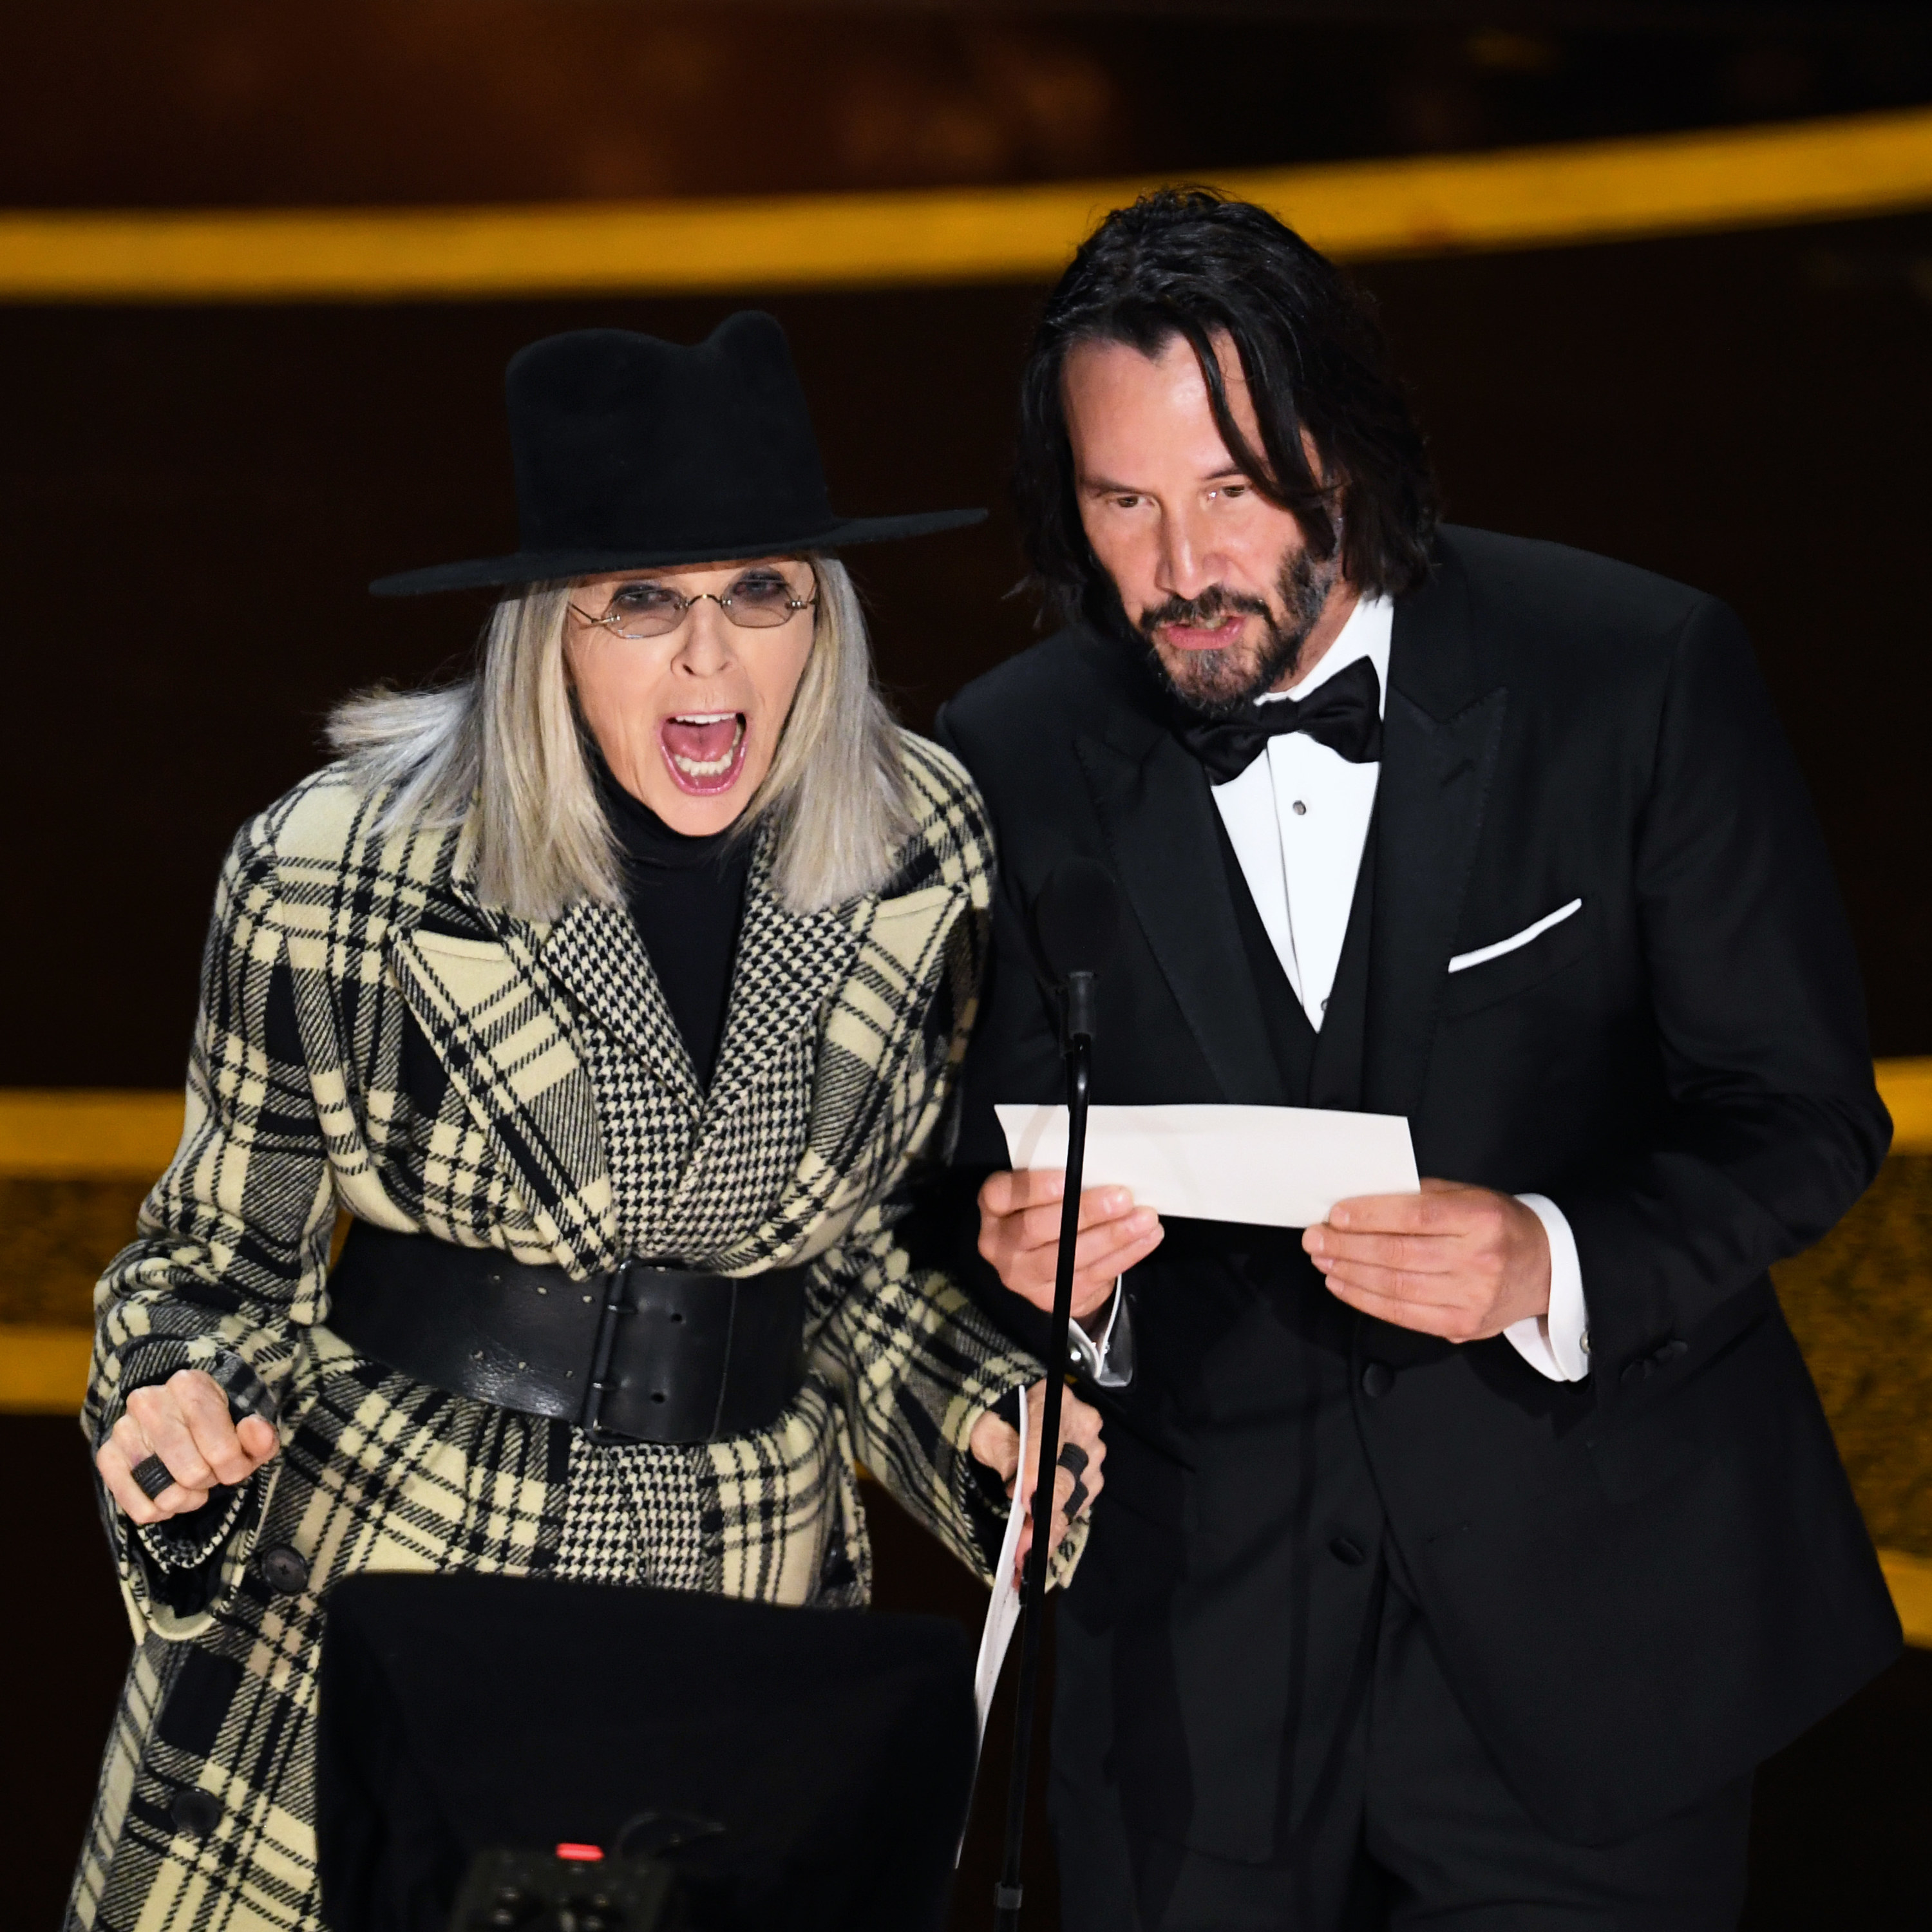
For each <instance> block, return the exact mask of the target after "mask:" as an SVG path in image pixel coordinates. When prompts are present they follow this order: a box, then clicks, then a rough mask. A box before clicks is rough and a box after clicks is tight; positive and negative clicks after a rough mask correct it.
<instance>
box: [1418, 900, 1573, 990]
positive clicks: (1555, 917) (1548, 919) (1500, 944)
mask: <svg viewBox="0 0 1932 1932" xmlns="http://www.w3.org/2000/svg"><path fill="white" fill-rule="evenodd" d="M1582 910H1583V901H1582V900H1581V899H1572V900H1571V901H1570V903H1569V904H1568V905H1567V906H1559V907H1557V908H1556V910H1555V911H1554V912H1547V913H1544V915H1543V916H1542V917H1541V919H1538V921H1537V922H1536V923H1535V925H1534V926H1525V927H1524V928H1523V930H1522V931H1521V932H1513V933H1511V935H1510V936H1509V937H1508V938H1507V939H1499V940H1498V941H1496V944H1495V945H1493V946H1479V947H1477V948H1476V950H1475V952H1473V953H1457V956H1455V958H1454V959H1452V960H1451V961H1450V962H1449V970H1450V971H1451V972H1452V973H1466V972H1467V971H1469V968H1471V967H1472V966H1481V965H1484V964H1486V963H1487V962H1488V961H1490V960H1492V959H1501V958H1502V956H1503V955H1504V954H1505V953H1514V951H1515V950H1517V947H1519V946H1527V945H1528V944H1529V942H1530V941H1532V939H1538V938H1541V937H1542V935H1544V933H1546V932H1548V931H1549V930H1550V928H1551V927H1552V926H1561V925H1562V923H1563V922H1564V921H1565V919H1568V917H1569V916H1571V913H1578V912H1581V911H1582Z"/></svg>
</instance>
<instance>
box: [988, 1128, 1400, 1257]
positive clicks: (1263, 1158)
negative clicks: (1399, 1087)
mask: <svg viewBox="0 0 1932 1932" xmlns="http://www.w3.org/2000/svg"><path fill="white" fill-rule="evenodd" d="M993 1111H994V1112H995V1113H996V1114H997V1115H998V1116H999V1120H1000V1125H1001V1128H1002V1129H1003V1130H1004V1132H1005V1134H1006V1136H1007V1154H1008V1157H1010V1160H1012V1162H1013V1165H1014V1166H1015V1167H1016V1168H1020V1167H1064V1166H1066V1165H1067V1109H1065V1108H1064V1107H1034V1106H998V1107H995V1109H994V1110H993ZM1085 1185H1086V1186H1087V1187H1124V1188H1127V1189H1128V1190H1130V1192H1131V1193H1132V1194H1133V1197H1134V1202H1135V1205H1136V1206H1137V1207H1142V1208H1154V1209H1157V1211H1159V1212H1160V1213H1161V1214H1173V1215H1178V1216H1182V1217H1187V1218H1190V1219H1193V1220H1201V1221H1239V1222H1245V1223H1249V1224H1250V1225H1251V1226H1256V1227H1263V1228H1307V1227H1312V1226H1314V1225H1315V1224H1316V1223H1317V1222H1321V1221H1325V1220H1327V1219H1328V1211H1329V1209H1330V1208H1333V1207H1334V1205H1335V1203H1336V1202H1338V1201H1347V1200H1349V1199H1352V1198H1353V1197H1354V1196H1357V1195H1360V1194H1419V1193H1421V1191H1422V1190H1421V1182H1420V1181H1418V1178H1417V1176H1416V1171H1415V1147H1414V1145H1413V1144H1412V1142H1411V1141H1410V1139H1409V1122H1408V1121H1406V1119H1404V1118H1403V1116H1402V1115H1400V1114H1344V1113H1338V1112H1331V1111H1330V1110H1329V1109H1327V1108H1323V1107H1224V1106H1186V1107H1095V1108H1094V1109H1091V1110H1090V1112H1088V1117H1087V1169H1086V1176H1085Z"/></svg>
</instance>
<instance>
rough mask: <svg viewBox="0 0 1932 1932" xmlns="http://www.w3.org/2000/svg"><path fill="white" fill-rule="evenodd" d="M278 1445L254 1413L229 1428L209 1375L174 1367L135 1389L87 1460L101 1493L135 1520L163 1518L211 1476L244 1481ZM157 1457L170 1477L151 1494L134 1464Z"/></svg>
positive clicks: (182, 1509) (198, 1494) (198, 1496)
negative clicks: (98, 1476) (162, 1379)
mask: <svg viewBox="0 0 1932 1932" xmlns="http://www.w3.org/2000/svg"><path fill="white" fill-rule="evenodd" d="M278 1446H279V1445H278V1442H277V1439H276V1436H275V1429H274V1427H273V1426H272V1424H269V1423H267V1422H265V1421H263V1419H262V1418H261V1417H260V1416H259V1415H248V1416H244V1417H243V1418H242V1426H241V1427H240V1428H239V1429H238V1428H236V1426H235V1424H234V1422H233V1420H232V1418H230V1417H229V1413H228V1398H227V1397H226V1396H225V1395H223V1394H222V1392H221V1388H220V1385H219V1384H218V1383H217V1382H216V1381H215V1379H214V1377H213V1376H210V1375H206V1374H204V1373H202V1370H199V1369H179V1370H176V1371H175V1373H174V1374H172V1376H169V1378H168V1379H167V1380H166V1382H162V1383H160V1384H159V1385H157V1386H156V1387H154V1388H138V1389H136V1390H135V1391H134V1392H133V1394H132V1395H130V1396H129V1397H128V1398H127V1412H126V1413H125V1414H124V1415H122V1417H121V1420H120V1421H118V1422H117V1423H116V1424H115V1425H114V1427H113V1431H112V1432H111V1433H110V1435H109V1436H108V1438H107V1441H106V1442H104V1443H103V1444H102V1445H101V1453H100V1454H98V1456H96V1457H95V1459H94V1466H95V1468H96V1469H98V1470H99V1471H100V1472H101V1481H102V1482H103V1483H104V1484H106V1485H107V1493H108V1494H109V1495H110V1496H112V1497H113V1499H114V1500H115V1502H117V1503H118V1505H120V1506H121V1511H123V1513H124V1514H125V1515H126V1516H127V1517H128V1519H129V1520H130V1521H131V1522H134V1523H164V1522H166V1520H167V1519H168V1518H169V1517H173V1516H185V1515H186V1514H187V1513H188V1512H189V1511H190V1510H198V1509H199V1508H200V1507H201V1506H202V1504H203V1503H205V1502H207V1500H208V1491H209V1490H211V1489H212V1488H213V1487H214V1485H215V1484H217V1483H227V1484H236V1483H241V1482H245V1481H247V1480H248V1478H249V1477H251V1476H252V1475H254V1473H255V1472H256V1471H257V1469H260V1467H261V1466H262V1465H263V1463H266V1461H267V1460H269V1457H271V1456H272V1455H273V1454H275V1451H276V1449H277V1448H278ZM150 1456H158V1457H160V1459H161V1460H162V1461H163V1463H165V1464H166V1466H167V1471H168V1474H169V1475H171V1476H172V1477H173V1478H174V1481H172V1483H171V1484H169V1486H168V1487H166V1489H165V1490H163V1491H162V1492H161V1493H160V1495H159V1496H156V1497H154V1498H153V1499H151V1500H150V1499H149V1498H148V1496H146V1495H145V1493H143V1491H142V1488H141V1486H140V1484H139V1483H137V1482H136V1481H135V1480H134V1474H133V1472H134V1469H135V1468H136V1465H137V1464H139V1463H142V1462H145V1460H147V1458H148V1457H150Z"/></svg>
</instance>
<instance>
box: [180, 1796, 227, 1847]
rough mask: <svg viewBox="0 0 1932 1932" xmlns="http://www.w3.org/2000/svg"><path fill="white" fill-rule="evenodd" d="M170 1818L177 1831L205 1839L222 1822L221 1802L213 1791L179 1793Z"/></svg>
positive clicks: (191, 1836)
mask: <svg viewBox="0 0 1932 1932" xmlns="http://www.w3.org/2000/svg"><path fill="white" fill-rule="evenodd" d="M168 1816H169V1817H170V1818H171V1819H172V1820H173V1821H174V1826H175V1830H176V1831H178V1832H186V1833H187V1835H188V1836H189V1837H190V1838H206V1837H207V1836H208V1834H209V1833H210V1832H212V1831H213V1830H214V1828H215V1826H217V1825H218V1824H220V1823H221V1801H220V1799H218V1798H217V1797H216V1796H215V1795H214V1793H213V1792H211V1791H177V1792H176V1793H175V1795H174V1800H173V1802H172V1803H171V1804H170V1805H169V1807H168Z"/></svg>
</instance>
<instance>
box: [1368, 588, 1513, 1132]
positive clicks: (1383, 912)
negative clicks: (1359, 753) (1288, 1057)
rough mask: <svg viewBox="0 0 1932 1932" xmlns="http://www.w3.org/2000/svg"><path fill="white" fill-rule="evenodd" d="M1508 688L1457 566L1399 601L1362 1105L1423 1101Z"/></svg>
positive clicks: (1398, 1109)
mask: <svg viewBox="0 0 1932 1932" xmlns="http://www.w3.org/2000/svg"><path fill="white" fill-rule="evenodd" d="M1508 702H1509V694H1508V690H1507V689H1506V688H1505V687H1504V686H1502V685H1500V684H1497V683H1494V682H1493V681H1492V680H1491V679H1489V678H1488V677H1487V676H1485V675H1484V672H1483V668H1482V666H1481V663H1480V661H1479V656H1478V650H1477V647H1476V640H1475V631H1474V626H1473V625H1472V621H1471V616H1470V612H1469V600H1468V593H1467V589H1466V586H1465V584H1464V583H1463V579H1462V577H1461V575H1460V572H1459V571H1455V570H1454V568H1452V567H1451V566H1448V565H1445V566H1443V568H1442V574H1440V575H1439V577H1437V579H1436V580H1435V581H1434V582H1433V583H1431V584H1430V586H1429V587H1428V588H1427V589H1426V590H1424V591H1423V592H1419V593H1418V595H1416V596H1415V598H1412V599H1407V600H1405V601H1403V602H1402V603H1400V604H1398V605H1397V607H1396V616H1395V630H1394V638H1393V640H1392V642H1391V646H1390V652H1389V694H1388V706H1387V708H1386V709H1385V712H1384V713H1383V718H1382V774H1381V777H1380V778H1379V781H1378V784H1377V799H1376V811H1377V817H1378V826H1377V831H1378V846H1377V859H1376V878H1375V917H1374V923H1373V929H1372V933H1371V938H1370V972H1369V998H1368V1027H1367V1041H1366V1044H1365V1051H1364V1080H1363V1085H1364V1101H1363V1104H1364V1106H1367V1108H1369V1109H1370V1110H1372V1111H1373V1112H1378V1113H1391V1114H1411V1113H1413V1112H1414V1111H1415V1108H1416V1107H1417V1106H1418V1104H1419V1103H1420V1102H1421V1098H1422V1091H1423V1086H1424V1082H1425V1080H1426V1079H1427V1075H1428V1070H1429V1056H1430V1049H1431V1047H1432V1046H1433V1043H1434V1041H1435V1037H1436V1023H1437V1019H1438V1017H1439V1013H1440V1010H1441V1007H1442V996H1443V993H1444V991H1445V989H1446V987H1447V986H1448V961H1449V956H1450V954H1451V952H1452V951H1453V950H1454V941H1455V935H1456V929H1457V921H1458V919H1459V918H1460V914H1461V911H1462V906H1463V895H1464V894H1465V893H1466V891H1467V890H1468V889H1469V875H1470V873H1471V871H1472V868H1473V866H1474V865H1475V856H1476V850H1477V846H1478V841H1480V839H1481V835H1482V829H1483V814H1484V808H1485V806H1486V805H1487V802H1488V799H1489V793H1490V781H1491V780H1492V778H1493V776H1494V775H1495V772H1496V755H1497V753H1498V751H1499V749H1500V748H1501V746H1502V732H1503V719H1504V716H1505V712H1506V711H1507V709H1508Z"/></svg>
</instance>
